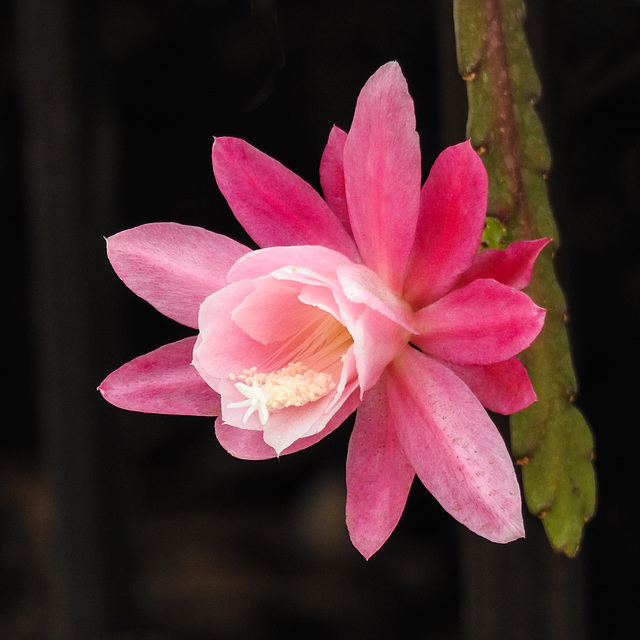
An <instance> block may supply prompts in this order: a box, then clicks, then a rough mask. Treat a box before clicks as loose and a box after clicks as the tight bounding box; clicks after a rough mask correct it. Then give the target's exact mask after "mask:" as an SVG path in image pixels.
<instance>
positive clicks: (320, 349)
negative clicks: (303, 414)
mask: <svg viewBox="0 0 640 640" xmlns="http://www.w3.org/2000/svg"><path fill="white" fill-rule="evenodd" d="M352 344H353V338H352V337H351V334H350V333H349V332H348V331H347V329H346V327H344V326H343V325H342V324H340V322H338V321H337V320H336V319H335V318H334V317H333V316H332V315H330V314H328V313H325V312H320V313H319V314H318V316H317V317H316V318H315V319H314V320H312V321H311V322H309V324H308V325H307V326H306V327H304V329H303V330H302V331H300V332H299V333H297V334H296V335H295V336H294V337H292V338H290V339H289V340H286V341H285V342H284V344H281V345H279V346H278V348H277V349H275V350H274V352H273V353H272V354H271V357H270V358H269V360H268V362H266V363H264V364H263V365H262V366H261V369H262V371H259V370H258V367H251V368H249V369H244V370H243V372H242V373H241V374H234V373H231V374H229V378H230V379H231V380H237V382H236V383H235V385H234V386H235V388H236V389H237V390H238V391H239V392H240V393H241V394H242V395H243V396H244V397H245V398H246V400H241V401H240V402H231V403H229V404H228V405H227V407H228V408H229V409H241V408H244V407H246V408H247V411H246V412H245V414H244V417H243V419H242V422H243V424H246V423H247V420H248V419H249V417H250V416H251V415H253V414H254V413H255V412H258V418H259V419H260V423H261V424H262V425H264V424H266V422H267V420H268V419H269V411H275V410H278V409H284V408H286V407H301V406H303V405H305V404H307V403H309V402H315V401H316V400H319V399H320V398H323V397H324V396H326V395H327V394H329V393H330V392H331V391H333V390H334V389H335V388H336V383H335V382H334V377H335V376H337V377H339V375H340V370H341V366H342V359H343V357H344V355H345V353H346V351H347V349H348V348H349V347H350V346H351V345H352ZM282 362H287V363H288V364H286V365H285V366H279V365H278V363H282ZM276 367H278V368H276Z"/></svg>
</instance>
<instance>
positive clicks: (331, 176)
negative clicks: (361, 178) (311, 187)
mask: <svg viewBox="0 0 640 640" xmlns="http://www.w3.org/2000/svg"><path fill="white" fill-rule="evenodd" d="M346 141H347V134H346V132H344V131H343V130H342V129H339V128H338V127H335V126H334V127H333V129H331V133H330V134H329V140H328V141H327V146H326V147H325V149H324V153H323V154H322V159H321V160H320V185H321V186H322V193H323V194H324V199H325V202H326V203H327V204H328V205H329V207H331V210H332V211H333V212H334V213H335V214H336V216H337V217H338V220H340V222H342V224H343V225H344V227H345V229H346V230H347V231H348V232H349V233H351V221H350V220H349V211H348V209H347V193H346V191H345V186H344V158H343V156H344V145H345V142H346Z"/></svg>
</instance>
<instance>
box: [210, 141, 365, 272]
mask: <svg viewBox="0 0 640 640" xmlns="http://www.w3.org/2000/svg"><path fill="white" fill-rule="evenodd" d="M211 158H212V163H213V171H214V173H215V176H216V181H217V183H218V187H219V188H220V191H221V192H222V194H223V195H224V197H225V198H226V200H227V202H228V203H229V206H230V207H231V210H232V211H233V213H234V215H235V216H236V218H237V219H238V221H239V222H240V223H241V224H242V226H243V227H244V228H245V230H246V231H247V233H248V234H249V235H250V236H251V237H252V238H253V239H254V240H255V241H256V243H257V244H258V245H259V246H261V247H273V246H290V245H301V244H302V245H305V244H316V245H323V246H325V247H328V248H330V249H335V250H336V251H339V252H340V253H343V254H344V255H346V256H347V257H349V258H351V259H353V260H359V258H358V252H357V250H356V247H355V244H354V242H353V239H352V238H351V236H350V235H349V232H348V231H347V230H346V229H345V228H344V226H343V225H342V223H341V222H340V220H338V218H337V217H336V215H335V214H334V213H333V211H331V209H330V208H329V206H328V205H327V204H326V202H325V201H324V200H323V199H322V198H321V197H320V195H319V194H318V193H317V192H316V191H315V190H314V189H313V188H312V187H311V186H310V185H309V184H307V183H306V182H305V181H304V180H303V179H302V178H300V177H299V176H297V175H296V174H295V173H293V172H292V171H289V169H287V168H286V167H284V166H283V165H281V164H280V163H279V162H278V161H276V160H274V159H273V158H270V157H269V156H267V155H266V154H264V153H262V152H261V151H258V150H257V149H255V148H254V147H252V146H251V145H250V144H248V143H247V142H245V141H244V140H240V139H238V138H216V141H215V143H214V145H213V151H212V155H211Z"/></svg>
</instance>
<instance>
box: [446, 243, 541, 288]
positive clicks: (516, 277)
mask: <svg viewBox="0 0 640 640" xmlns="http://www.w3.org/2000/svg"><path fill="white" fill-rule="evenodd" d="M549 242H551V241H550V240H549V239H548V238H542V239H540V240H525V241H522V242H512V243H511V244H510V245H509V246H508V247H507V248H506V249H487V250H485V251H480V252H479V253H478V254H476V257H475V258H474V260H473V265H472V266H471V268H470V269H469V270H468V271H466V272H465V273H463V274H462V276H461V277H460V279H459V280H458V281H457V282H456V287H458V288H459V287H463V286H464V285H466V284H468V283H469V282H472V281H473V280H477V279H479V278H491V279H493V280H497V281H498V282H500V283H502V284H506V285H507V286H508V287H513V288H514V289H524V287H526V286H527V285H528V284H529V280H531V271H532V269H533V265H534V263H535V261H536V258H537V257H538V255H539V254H540V252H541V251H542V249H544V247H545V246H546V245H547V244H549Z"/></svg>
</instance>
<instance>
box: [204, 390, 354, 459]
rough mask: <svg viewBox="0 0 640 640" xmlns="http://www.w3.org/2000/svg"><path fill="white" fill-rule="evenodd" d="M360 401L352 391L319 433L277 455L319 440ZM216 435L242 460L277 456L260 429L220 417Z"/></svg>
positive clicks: (225, 447) (303, 447)
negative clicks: (233, 422) (255, 429)
mask: <svg viewBox="0 0 640 640" xmlns="http://www.w3.org/2000/svg"><path fill="white" fill-rule="evenodd" d="M359 403H360V394H358V393H356V392H354V393H352V394H351V395H350V396H349V397H348V398H347V400H346V401H345V403H344V404H343V405H342V406H341V407H340V409H338V411H337V412H336V413H335V415H334V416H333V417H332V418H331V420H329V422H327V425H326V426H325V428H324V429H323V430H322V431H320V432H319V433H317V434H315V435H313V436H309V437H306V438H301V439H300V440H297V441H296V442H294V443H293V444H292V445H291V446H289V447H287V448H286V449H285V450H284V451H282V452H281V453H280V454H279V455H281V456H283V455H288V454H290V453H296V452H297V451H302V450H303V449H306V448H307V447H310V446H312V445H314V444H316V443H317V442H320V440H322V439H323V438H324V437H325V436H328V435H329V434H330V433H331V432H332V431H335V430H336V429H337V428H338V427H339V426H340V425H341V424H342V423H343V422H344V421H345V420H346V419H347V418H348V417H349V415H350V414H352V413H353V412H354V411H355V410H356V408H357V407H358V404H359ZM216 437H217V438H218V442H220V444H221V445H222V447H223V448H224V449H226V450H227V451H228V452H229V453H230V454H231V455H232V456H234V457H236V458H241V459H243V460H268V459H269V458H275V457H276V456H278V454H277V453H276V451H275V450H274V449H273V447H270V446H269V445H268V444H266V443H265V441H264V438H263V433H262V432H261V431H251V430H248V429H239V428H237V427H233V426H231V425H229V424H225V423H224V422H223V421H222V418H218V419H217V420H216Z"/></svg>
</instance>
